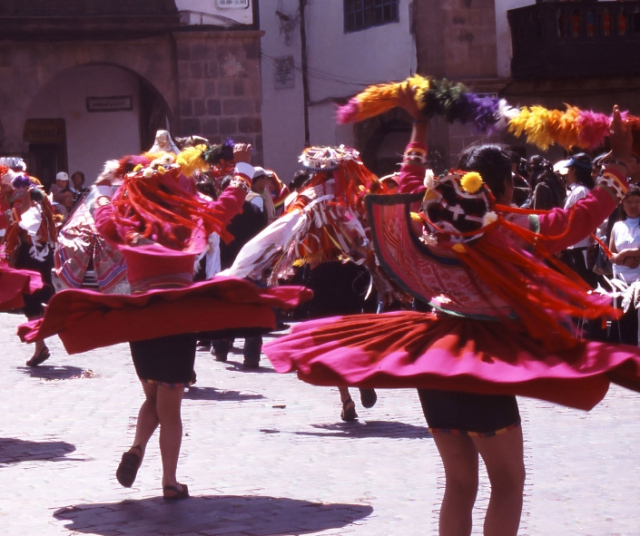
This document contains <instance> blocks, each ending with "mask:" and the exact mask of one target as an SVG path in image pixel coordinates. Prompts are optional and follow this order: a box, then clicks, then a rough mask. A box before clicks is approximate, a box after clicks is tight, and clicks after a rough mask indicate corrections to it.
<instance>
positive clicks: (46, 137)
mask: <svg viewBox="0 0 640 536" xmlns="http://www.w3.org/2000/svg"><path fill="white" fill-rule="evenodd" d="M22 140H23V141H25V142H27V143H45V144H46V143H53V144H55V143H66V141H67V129H66V125H65V122H64V119H27V121H26V122H25V124H24V129H23V131H22Z"/></svg>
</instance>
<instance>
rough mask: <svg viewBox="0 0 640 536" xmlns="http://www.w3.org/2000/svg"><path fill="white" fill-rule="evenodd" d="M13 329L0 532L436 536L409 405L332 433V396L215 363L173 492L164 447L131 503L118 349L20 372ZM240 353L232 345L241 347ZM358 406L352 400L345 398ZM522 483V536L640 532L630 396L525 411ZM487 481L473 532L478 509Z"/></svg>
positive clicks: (639, 442)
mask: <svg viewBox="0 0 640 536" xmlns="http://www.w3.org/2000/svg"><path fill="white" fill-rule="evenodd" d="M22 321H23V317H21V316H17V315H8V314H2V315H0V344H1V346H0V348H1V349H2V350H1V351H0V374H1V375H2V378H3V396H2V399H1V401H0V411H1V414H0V476H1V480H0V482H1V485H0V527H1V528H2V534H3V535H9V536H14V535H15V536H18V535H20V536H22V535H28V536H49V535H72V534H73V535H84V534H90V535H101V536H111V535H114V536H115V535H155V534H158V535H171V536H178V535H181V536H182V535H184V536H186V535H208V536H214V535H220V536H276V535H277V536H284V535H300V534H318V535H322V536H338V535H340V536H341V535H345V536H347V535H348V536H392V535H403V536H413V535H430V534H437V529H436V527H437V511H438V504H439V501H440V499H441V497H442V485H443V472H442V468H441V466H440V463H439V458H438V455H437V452H436V448H435V445H434V444H433V440H432V438H431V437H430V435H429V434H428V432H427V431H426V429H425V427H424V420H423V417H422V413H421V411H420V406H419V402H418V398H417V395H416V393H415V392H414V391H410V390H395V391H381V392H379V401H378V404H377V405H376V406H375V407H374V408H373V409H370V410H364V409H362V408H361V407H360V405H359V403H358V412H359V414H360V420H359V421H358V422H357V423H343V422H341V421H340V419H339V411H340V404H339V397H338V393H337V390H336V389H328V388H319V387H312V386H309V385H306V384H304V383H302V382H300V381H299V380H297V378H296V377H295V375H279V374H276V373H275V372H274V371H273V369H272V368H271V366H270V365H269V363H268V362H267V361H266V359H265V360H264V361H263V363H262V364H263V366H262V367H261V368H260V369H259V371H257V372H247V371H245V370H243V368H242V367H241V365H240V364H241V361H242V356H241V353H233V354H231V355H230V360H229V362H228V363H217V362H215V361H214V360H213V358H212V357H211V356H210V355H209V354H204V353H201V354H199V355H198V357H197V360H196V370H197V373H198V383H197V386H195V387H194V388H192V389H191V390H190V391H188V392H187V393H186V396H185V401H184V406H183V416H184V431H185V437H184V442H183V447H182V454H181V458H180V464H179V467H178V478H179V480H180V481H182V482H185V483H187V484H188V485H189V489H190V491H191V494H192V498H190V499H188V500H185V501H182V502H178V503H165V502H163V500H162V499H161V498H159V496H160V494H161V489H160V459H159V452H158V446H157V435H156V436H154V438H152V440H151V443H150V447H149V449H148V451H147V457H146V459H145V461H144V464H143V466H142V468H141V470H140V472H139V474H138V479H137V481H136V483H135V485H134V487H133V488H131V489H124V488H122V487H120V486H119V484H118V483H117V481H116V479H115V476H114V473H115V469H116V467H117V465H118V462H119V459H120V456H121V453H122V452H123V451H124V450H126V449H127V448H128V446H129V444H130V442H131V440H132V437H133V429H134V425H135V419H136V414H137V410H138V407H139V405H140V403H141V401H142V390H141V388H140V386H139V384H138V381H137V379H136V377H135V374H134V370H133V366H132V364H131V359H130V356H129V352H128V346H126V345H119V346H115V347H111V348H105V349H101V350H96V351H93V352H88V353H86V354H82V355H75V356H68V355H67V354H66V352H65V351H64V350H63V348H62V346H61V344H60V341H59V340H58V339H53V340H51V342H50V346H51V349H52V357H51V359H50V360H49V361H47V362H46V363H45V364H44V365H43V366H41V367H39V368H37V369H29V368H27V367H25V366H24V362H25V361H26V360H27V359H28V357H29V356H30V354H31V353H32V348H30V347H27V346H26V345H22V344H20V342H19V340H18V339H17V337H16V336H15V335H14V333H15V329H16V326H17V325H18V324H19V323H20V322H22ZM240 342H241V341H239V342H238V343H236V348H239V347H240ZM352 394H353V395H354V398H355V395H357V390H354V391H353V393H352ZM520 408H521V413H522V417H523V421H524V434H525V441H526V444H525V456H526V466H527V472H528V474H527V486H526V497H525V506H524V515H523V521H522V525H521V530H520V534H522V535H531V536H533V535H536V536H538V535H546V536H548V535H573V534H576V535H593V536H596V535H597V536H605V535H632V534H634V535H640V418H639V417H640V396H639V395H637V394H635V393H631V392H629V391H625V390H623V389H620V388H617V387H613V388H612V389H611V390H610V392H609V394H608V396H607V398H606V399H605V400H604V402H603V403H601V404H600V405H599V406H598V407H597V408H596V409H594V410H593V411H591V412H590V413H585V412H580V411H575V410H570V409H566V408H562V407H558V406H553V405H551V404H547V403H543V402H539V401H535V400H527V399H522V400H521V401H520ZM488 492H489V489H488V484H487V479H486V476H483V477H482V479H481V489H480V496H479V498H478V503H477V509H476V516H475V518H476V527H475V529H474V534H481V532H482V531H481V525H480V522H479V521H478V520H479V519H481V517H482V514H483V509H484V508H485V507H486V504H487V498H488Z"/></svg>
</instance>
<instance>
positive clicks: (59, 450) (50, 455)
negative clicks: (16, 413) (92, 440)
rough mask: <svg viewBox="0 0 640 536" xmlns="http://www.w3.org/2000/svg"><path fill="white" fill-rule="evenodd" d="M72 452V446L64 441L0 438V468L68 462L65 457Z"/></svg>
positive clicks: (74, 448) (73, 448) (73, 447)
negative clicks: (35, 463)
mask: <svg viewBox="0 0 640 536" xmlns="http://www.w3.org/2000/svg"><path fill="white" fill-rule="evenodd" d="M74 450H76V447H75V446H74V445H72V444H71V443H65V442H64V441H24V440H22V439H17V438H15V437H0V467H1V466H3V465H10V464H14V463H20V462H28V461H36V460H46V461H51V462H56V461H63V460H68V459H69V458H65V456H66V455H67V454H69V453H71V452H73V451H74Z"/></svg>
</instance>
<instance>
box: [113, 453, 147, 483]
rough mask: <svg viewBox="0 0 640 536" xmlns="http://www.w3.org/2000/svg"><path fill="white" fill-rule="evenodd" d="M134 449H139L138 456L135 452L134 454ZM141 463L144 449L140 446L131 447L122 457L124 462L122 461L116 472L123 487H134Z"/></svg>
mask: <svg viewBox="0 0 640 536" xmlns="http://www.w3.org/2000/svg"><path fill="white" fill-rule="evenodd" d="M133 449H137V450H138V451H139V452H140V454H139V455H138V454H136V453H135V452H132V451H133ZM141 463H142V449H141V448H140V447H139V446H138V445H135V446H133V447H131V448H130V449H129V450H128V451H127V452H125V453H124V454H123V455H122V460H121V461H120V465H118V469H117V470H116V478H117V479H118V482H119V483H120V485H121V486H124V487H125V488H130V487H131V486H133V483H134V482H135V480H136V475H137V474H138V469H139V468H140V464H141Z"/></svg>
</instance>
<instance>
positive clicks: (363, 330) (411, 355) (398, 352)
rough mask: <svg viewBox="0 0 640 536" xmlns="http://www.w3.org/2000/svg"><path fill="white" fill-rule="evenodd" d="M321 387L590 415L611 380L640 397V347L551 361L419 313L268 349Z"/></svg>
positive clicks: (521, 340)
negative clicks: (456, 395) (559, 408)
mask: <svg viewBox="0 0 640 536" xmlns="http://www.w3.org/2000/svg"><path fill="white" fill-rule="evenodd" d="M264 352H265V353H266V354H267V356H268V358H269V359H270V360H271V362H272V363H273V366H274V367H275V369H276V370H277V371H278V372H281V373H286V372H290V371H292V370H296V371H297V372H298V377H299V378H300V379H302V380H304V381H307V382H309V383H313V384H314V385H327V386H329V385H357V386H360V387H381V388H403V387H404V388H406V387H421V388H432V389H445V390H458V391H471V392H476V393H484V394H516V395H521V396H528V397H534V398H539V399H542V400H548V401H550V402H554V403H558V404H564V405H566V406H570V407H575V408H579V409H584V410H589V409H591V408H592V407H593V406H595V405H596V404H597V403H598V402H599V401H600V400H602V398H603V397H604V396H605V394H606V392H607V389H608V386H609V382H610V380H613V381H616V382H617V383H620V384H622V385H625V386H626V387H628V388H631V389H634V390H636V391H640V375H639V374H638V371H639V366H640V349H639V348H635V347H629V346H616V345H610V344H604V343H598V342H585V341H581V342H579V343H578V344H577V345H576V346H575V347H574V348H572V349H570V350H564V351H561V352H558V353H556V354H549V352H547V351H545V349H544V348H543V347H542V345H541V344H540V343H539V342H538V341H534V340H531V339H530V338H529V337H528V336H527V335H526V334H525V333H520V332H516V331H514V330H513V329H510V328H509V327H507V326H505V325H504V324H500V323H498V322H483V321H478V320H468V319H461V318H456V317H451V316H447V315H442V316H436V315H434V314H425V313H416V312H398V313H385V314H380V315H359V316H351V317H349V316H347V317H336V318H326V319H322V320H316V321H311V322H305V323H304V324H299V325H298V326H295V327H294V329H293V330H292V333H291V334H290V335H288V336H285V337H283V338H280V339H277V340H275V341H273V342H270V343H268V344H267V345H265V346H264Z"/></svg>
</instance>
